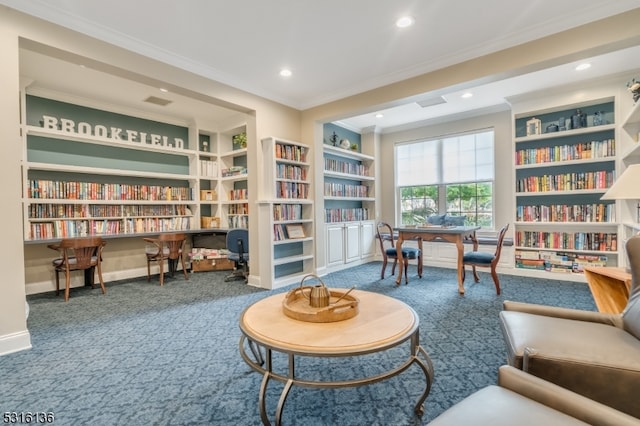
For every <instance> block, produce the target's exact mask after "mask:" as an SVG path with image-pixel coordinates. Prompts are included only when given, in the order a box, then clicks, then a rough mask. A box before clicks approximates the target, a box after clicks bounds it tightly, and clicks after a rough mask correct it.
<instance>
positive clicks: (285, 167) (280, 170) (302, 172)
mask: <svg viewBox="0 0 640 426" xmlns="http://www.w3.org/2000/svg"><path fill="white" fill-rule="evenodd" d="M307 173H308V169H307V168H306V167H299V166H292V165H291V164H278V165H276V177H277V178H278V179H291V180H307Z"/></svg>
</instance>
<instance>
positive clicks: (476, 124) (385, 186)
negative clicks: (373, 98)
mask: <svg viewBox="0 0 640 426" xmlns="http://www.w3.org/2000/svg"><path fill="white" fill-rule="evenodd" d="M488 128H492V129H494V132H495V134H494V138H495V139H494V141H495V142H494V143H495V145H494V146H495V159H494V161H495V165H496V170H495V171H496V175H495V187H494V191H495V192H494V221H495V227H496V230H498V229H500V228H502V226H504V225H505V224H506V223H509V222H511V220H512V217H513V211H514V208H515V207H514V202H515V200H514V197H513V178H512V176H513V154H512V152H513V148H512V130H511V128H512V126H511V112H510V111H508V110H507V111H502V112H497V113H492V114H487V115H480V116H477V117H473V118H466V119H460V120H453V121H447V122H443V123H440V124H434V125H430V126H424V127H418V128H415V129H411V130H404V131H399V132H395V133H385V134H383V135H382V143H381V155H380V158H381V159H384V160H383V161H379V163H380V167H381V175H380V181H381V185H382V191H381V197H382V200H381V214H382V220H384V221H385V222H389V223H394V224H399V222H400V218H397V217H396V211H395V207H396V191H395V171H394V163H395V152H394V147H395V144H397V143H402V142H408V141H417V140H425V139H434V138H436V137H441V136H446V135H451V134H455V133H463V132H469V131H474V130H482V129H488Z"/></svg>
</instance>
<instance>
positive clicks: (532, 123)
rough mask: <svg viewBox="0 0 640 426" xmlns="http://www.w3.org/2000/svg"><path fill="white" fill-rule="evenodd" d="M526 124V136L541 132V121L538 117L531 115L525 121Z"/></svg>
mask: <svg viewBox="0 0 640 426" xmlns="http://www.w3.org/2000/svg"><path fill="white" fill-rule="evenodd" d="M526 126H527V136H533V135H539V134H540V133H541V130H542V129H541V128H540V127H541V126H542V123H541V121H540V119H538V118H535V117H533V118H532V119H530V120H528V121H527V123H526Z"/></svg>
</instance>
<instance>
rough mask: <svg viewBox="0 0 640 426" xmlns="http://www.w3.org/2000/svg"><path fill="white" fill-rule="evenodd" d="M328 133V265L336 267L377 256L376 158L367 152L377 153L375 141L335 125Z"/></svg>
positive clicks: (327, 127) (325, 153)
mask: <svg viewBox="0 0 640 426" xmlns="http://www.w3.org/2000/svg"><path fill="white" fill-rule="evenodd" d="M324 132H325V135H324V136H325V138H324V139H325V144H323V159H322V160H323V171H322V176H323V195H324V196H323V199H324V222H325V237H326V238H325V243H326V260H327V265H326V266H327V267H328V268H329V269H332V270H335V269H341V268H344V267H347V266H352V265H353V264H354V262H366V261H369V260H370V259H371V258H372V257H373V256H374V255H375V222H374V218H375V200H376V199H375V157H374V156H373V155H369V154H368V153H365V152H363V151H366V150H369V152H371V153H373V141H366V140H364V139H363V138H362V136H361V135H360V134H356V133H354V132H351V131H349V130H347V129H344V128H342V127H340V126H337V125H335V124H326V125H325V128H324ZM345 140H349V143H348V144H347V143H345V142H344V141H345ZM341 141H342V142H341Z"/></svg>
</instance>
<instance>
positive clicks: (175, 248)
mask: <svg viewBox="0 0 640 426" xmlns="http://www.w3.org/2000/svg"><path fill="white" fill-rule="evenodd" d="M186 239H187V237H186V235H185V234H173V233H168V234H160V235H159V236H158V237H156V238H143V240H144V241H146V242H147V243H150V245H149V246H147V248H146V249H145V254H146V256H147V281H150V279H151V262H158V265H159V266H160V285H164V261H165V260H166V261H167V264H168V267H169V272H170V273H171V276H173V275H174V273H175V271H176V268H177V265H178V261H180V263H181V264H182V272H183V273H184V278H185V279H187V280H188V279H189V274H188V272H187V267H186V264H185V261H184V248H185V243H186Z"/></svg>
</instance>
